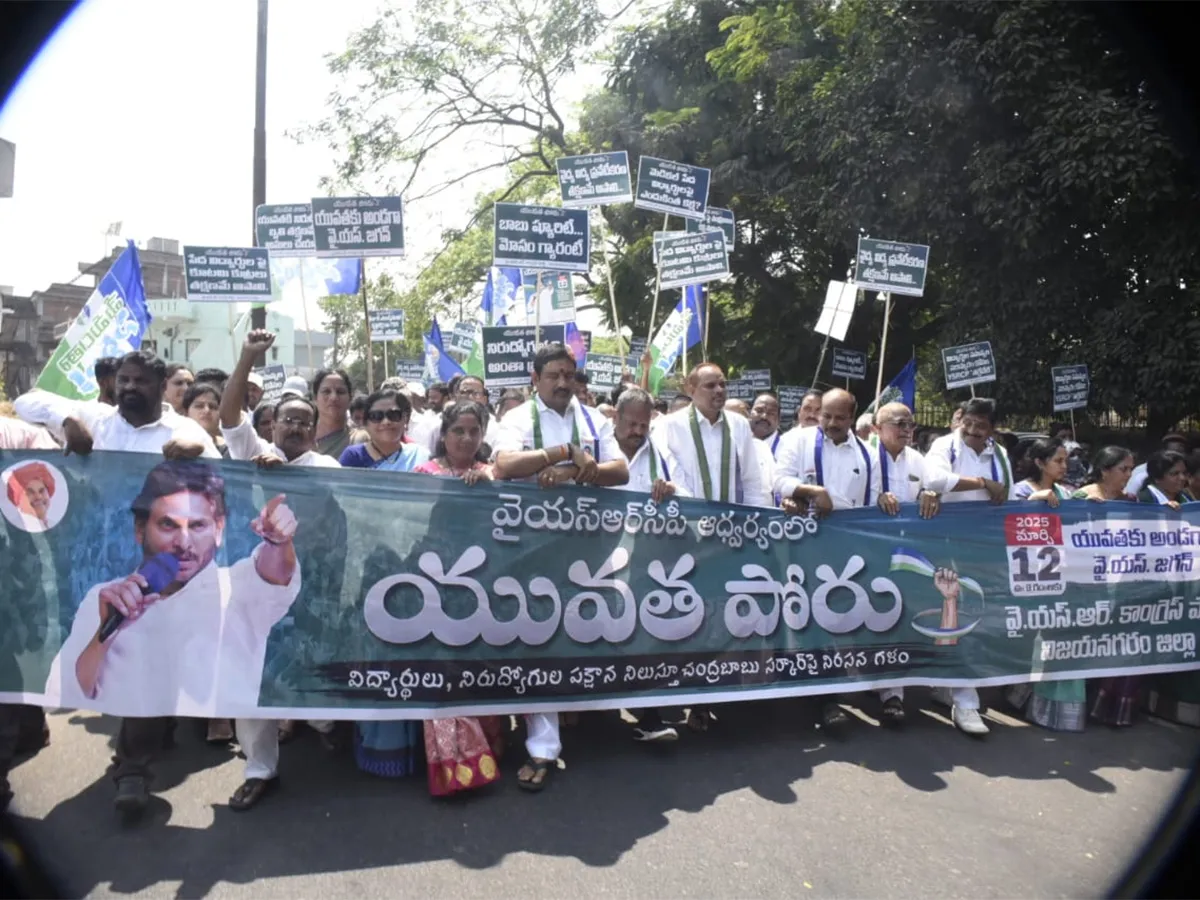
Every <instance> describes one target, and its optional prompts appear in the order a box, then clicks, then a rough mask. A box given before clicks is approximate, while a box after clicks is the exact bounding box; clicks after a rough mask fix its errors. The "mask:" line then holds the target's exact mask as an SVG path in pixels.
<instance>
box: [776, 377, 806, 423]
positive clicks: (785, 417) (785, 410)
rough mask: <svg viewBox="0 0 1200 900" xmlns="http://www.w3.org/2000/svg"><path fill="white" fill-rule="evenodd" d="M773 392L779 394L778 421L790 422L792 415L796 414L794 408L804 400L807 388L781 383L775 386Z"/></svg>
mask: <svg viewBox="0 0 1200 900" xmlns="http://www.w3.org/2000/svg"><path fill="white" fill-rule="evenodd" d="M775 392H776V393H777V394H778V395H779V419H780V421H781V422H791V420H792V417H793V416H795V415H796V410H798V409H799V408H800V404H801V403H803V402H804V395H805V394H806V393H807V392H808V388H805V387H800V386H799V385H797V384H781V385H779V387H777V388H775Z"/></svg>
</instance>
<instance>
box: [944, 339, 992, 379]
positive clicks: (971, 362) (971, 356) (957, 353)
mask: <svg viewBox="0 0 1200 900" xmlns="http://www.w3.org/2000/svg"><path fill="white" fill-rule="evenodd" d="M942 367H943V368H944V369H945V372H946V389H947V390H951V389H953V388H960V387H968V386H970V385H972V384H983V383H984V382H987V381H995V380H996V360H995V359H994V358H993V357H992V344H991V342H990V341H980V342H979V343H976V344H962V345H961V346H958V347H943V348H942Z"/></svg>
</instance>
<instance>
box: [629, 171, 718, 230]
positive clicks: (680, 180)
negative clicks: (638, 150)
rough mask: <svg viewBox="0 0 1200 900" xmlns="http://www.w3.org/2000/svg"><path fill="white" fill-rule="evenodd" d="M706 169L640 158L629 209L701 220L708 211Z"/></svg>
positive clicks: (708, 175)
mask: <svg viewBox="0 0 1200 900" xmlns="http://www.w3.org/2000/svg"><path fill="white" fill-rule="evenodd" d="M710 176H711V173H710V172H709V170H708V169H701V168H700V167H698V166H688V165H684V164H683V163H677V162H671V161H670V160H668V159H655V158H654V157H653V156H643V157H641V158H640V159H639V160H638V179H637V196H636V197H634V200H633V205H634V206H636V207H638V208H639V209H652V210H654V211H656V212H660V213H667V214H669V215H675V216H683V217H684V218H686V219H700V220H703V219H704V211H705V210H706V209H707V208H708V183H709V179H710Z"/></svg>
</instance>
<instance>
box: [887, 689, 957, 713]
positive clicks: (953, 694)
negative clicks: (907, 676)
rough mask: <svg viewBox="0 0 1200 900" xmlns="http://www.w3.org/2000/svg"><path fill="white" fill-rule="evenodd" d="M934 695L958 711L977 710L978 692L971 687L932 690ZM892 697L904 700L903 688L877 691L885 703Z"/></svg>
mask: <svg viewBox="0 0 1200 900" xmlns="http://www.w3.org/2000/svg"><path fill="white" fill-rule="evenodd" d="M933 690H934V694H935V695H937V694H941V695H942V697H943V698H948V700H949V702H950V703H952V704H954V705H955V706H957V707H958V708H959V709H979V691H977V690H975V688H973V687H956V688H934V689H933ZM893 697H899V698H900V699H901V700H903V699H904V688H902V687H885V688H880V689H879V699H880V700H882V701H883V702H884V703H887V702H888V701H889V700H891V699H892V698H893Z"/></svg>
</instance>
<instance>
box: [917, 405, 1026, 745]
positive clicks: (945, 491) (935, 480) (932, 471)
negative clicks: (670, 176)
mask: <svg viewBox="0 0 1200 900" xmlns="http://www.w3.org/2000/svg"><path fill="white" fill-rule="evenodd" d="M962 411H963V412H962V419H961V422H962V424H961V426H960V427H959V428H958V430H957V431H953V432H951V433H950V434H947V435H944V436H943V437H940V438H938V439H937V440H936V441H934V442H933V444H932V445H931V446H930V448H929V453H928V454H926V456H925V468H926V473H925V479H926V485H927V486H928V487H929V488H930V490H932V491H934V492H936V493H938V494H941V495H942V502H943V503H962V502H966V501H971V500H974V501H977V502H983V501H987V502H990V503H1003V502H1004V501H1005V500H1007V499H1008V492H1009V486H1010V485H1011V484H1012V470H1011V467H1010V466H1009V462H1008V455H1007V454H1006V453H1005V452H1004V448H1003V447H1002V446H1000V444H999V443H997V442H996V441H995V440H994V439H993V438H992V432H993V431H994V430H995V428H996V401H994V400H989V399H987V398H986V397H972V398H971V399H970V400H968V401H966V403H964V404H963V406H962ZM933 699H934V700H935V701H936V702H938V703H940V704H942V705H944V706H949V707H950V717H951V719H952V720H953V722H954V724H955V726H956V727H957V728H958V730H959V731H961V732H963V733H964V734H969V735H974V736H983V735H985V734H987V733H988V727H987V725H986V724H985V723H984V721H983V719H982V718H981V717H980V715H979V692H978V691H977V690H976V689H975V688H971V687H961V688H952V689H949V690H947V689H945V688H936V689H935V690H934V692H933Z"/></svg>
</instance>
